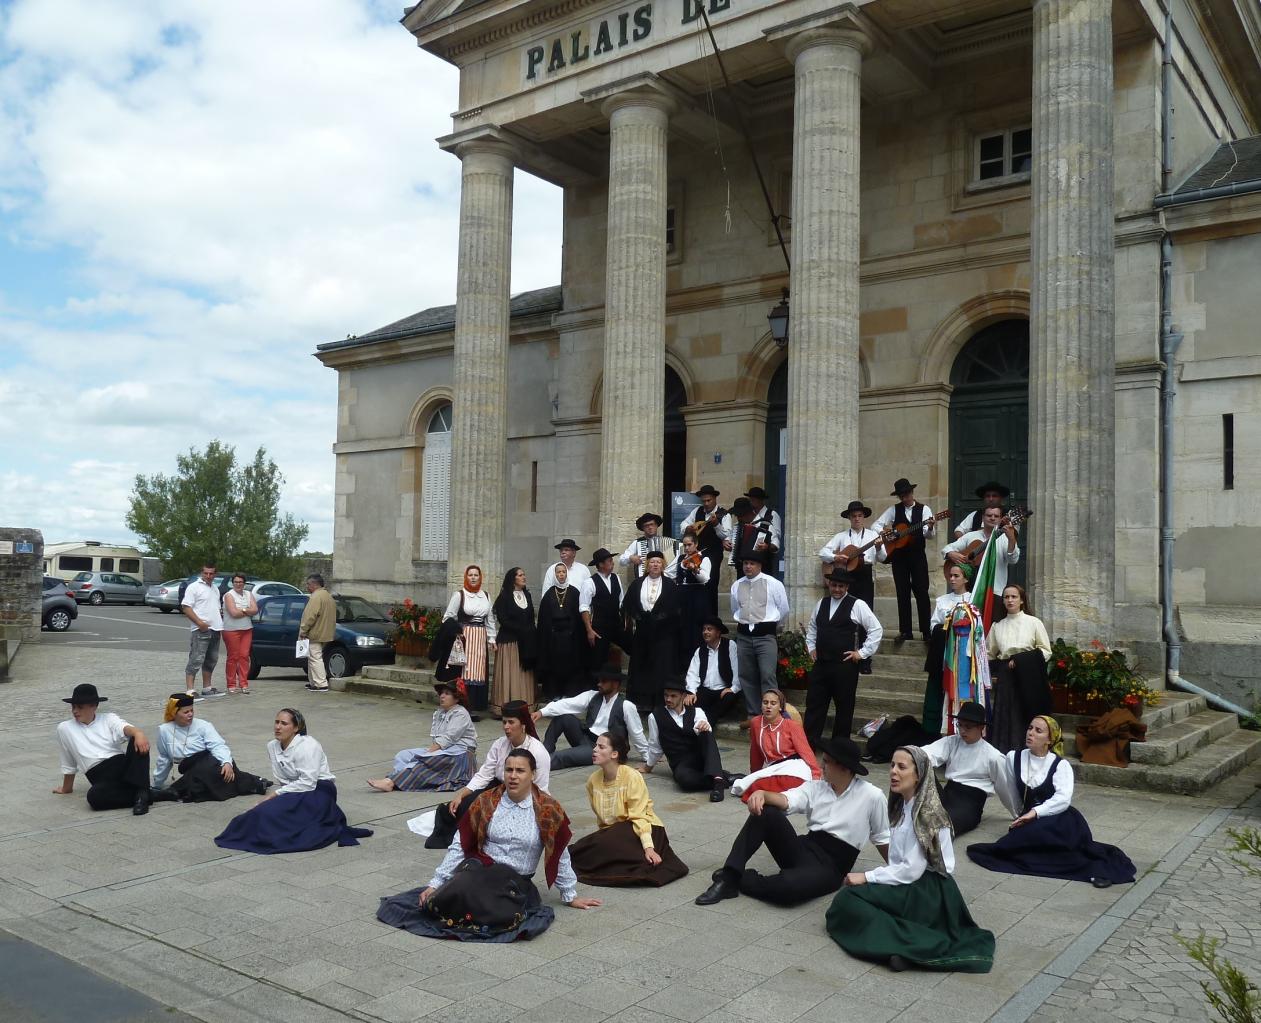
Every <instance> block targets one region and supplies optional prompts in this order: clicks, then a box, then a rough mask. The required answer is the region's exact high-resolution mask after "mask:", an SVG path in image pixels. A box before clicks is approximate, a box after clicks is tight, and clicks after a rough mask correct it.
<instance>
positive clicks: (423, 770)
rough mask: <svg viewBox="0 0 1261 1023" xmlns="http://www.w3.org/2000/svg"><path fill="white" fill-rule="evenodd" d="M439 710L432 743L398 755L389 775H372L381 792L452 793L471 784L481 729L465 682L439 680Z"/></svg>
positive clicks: (377, 788) (431, 732) (430, 738)
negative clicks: (472, 714)
mask: <svg viewBox="0 0 1261 1023" xmlns="http://www.w3.org/2000/svg"><path fill="white" fill-rule="evenodd" d="M434 689H436V690H437V691H438V709H437V710H435V711H434V712H433V722H432V724H431V725H430V727H429V745H428V746H421V747H418V748H416V749H405V750H402V751H401V752H400V753H397V754H395V757H394V768H393V770H392V771H391V772H390V774H389V776H388V777H386V778H369V779H368V784H369V785H371V786H372V787H373V788H374V789H376V790H377V791H378V792H396V791H397V792H418V791H421V790H425V789H428V790H437V791H439V792H451V791H453V790H455V789H459V788H462V787H463V786H465V785H467V784H468V782H469V779H470V778H472V777H473V772H474V771H476V770H477V729H476V728H474V727H473V719H472V718H471V717H470V716H469V712H468V710H466V709H465V704H466V703H468V690H467V689H466V688H465V685H464V682H463V681H462V680H460V679H456V680H455V681H454V682H437V683H435V684H434Z"/></svg>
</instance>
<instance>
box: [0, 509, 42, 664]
mask: <svg viewBox="0 0 1261 1023" xmlns="http://www.w3.org/2000/svg"><path fill="white" fill-rule="evenodd" d="M28 548H29V549H28ZM43 578H44V535H43V534H42V533H41V532H40V531H39V530H38V529H22V528H15V527H11V526H0V682H6V681H8V677H9V664H10V662H11V660H12V658H13V656H14V654H15V653H16V652H17V649H18V647H19V646H20V645H21V644H22V643H26V642H31V641H37V640H38V639H39V635H40V622H41V619H42V617H43V588H42V582H43Z"/></svg>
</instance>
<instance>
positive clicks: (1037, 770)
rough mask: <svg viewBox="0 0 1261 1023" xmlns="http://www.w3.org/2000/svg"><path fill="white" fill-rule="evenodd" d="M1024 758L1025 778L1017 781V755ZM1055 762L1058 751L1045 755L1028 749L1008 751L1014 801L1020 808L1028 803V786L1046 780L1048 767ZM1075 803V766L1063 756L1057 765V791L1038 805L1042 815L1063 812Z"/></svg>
mask: <svg viewBox="0 0 1261 1023" xmlns="http://www.w3.org/2000/svg"><path fill="white" fill-rule="evenodd" d="M1017 757H1021V758H1023V759H1022V760H1021V762H1020V770H1021V776H1022V779H1023V780H1022V781H1021V782H1017V781H1016V758H1017ZM1053 763H1055V754H1054V753H1047V755H1046V756H1044V757H1035V756H1034V755H1033V753H1032V752H1031V751H1030V750H1028V749H1021V750H1012V751H1011V752H1010V753H1008V754H1007V772H1008V774H1007V782H1008V784H1009V785H1010V786H1011V796H1012V799H1011V805H1012V806H1014V807H1016V808H1017V809H1019V808H1020V807H1022V806H1024V803H1025V800H1024V795H1025V788H1026V787H1028V788H1031V789H1036V788H1037V787H1038V786H1039V785H1041V784H1042V783H1043V781H1045V780H1046V774H1047V771H1049V770H1050V769H1051V765H1052V764H1053ZM1072 805H1073V769H1072V767H1071V766H1069V763H1068V761H1067V760H1064V759H1063V758H1061V759H1060V765H1059V767H1057V768H1056V769H1055V792H1054V793H1052V795H1051V798H1050V799H1048V800H1047V801H1046V802H1045V803H1043V804H1042V805H1040V806H1039V807H1037V814H1038V816H1039V817H1054V816H1055V815H1056V814H1057V813H1063V812H1064V811H1065V810H1067V809H1068V808H1069V807H1070V806H1072Z"/></svg>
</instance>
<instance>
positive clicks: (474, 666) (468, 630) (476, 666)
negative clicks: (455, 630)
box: [460, 625, 489, 685]
mask: <svg viewBox="0 0 1261 1023" xmlns="http://www.w3.org/2000/svg"><path fill="white" fill-rule="evenodd" d="M463 637H464V656H465V657H466V658H467V661H466V662H465V664H464V670H463V671H461V672H460V674H461V676H463V678H464V681H465V682H467V683H469V684H472V685H485V684H486V683H487V682H488V681H489V678H488V676H489V672H488V671H487V670H486V668H487V665H486V626H484V625H466V626H464V632H463Z"/></svg>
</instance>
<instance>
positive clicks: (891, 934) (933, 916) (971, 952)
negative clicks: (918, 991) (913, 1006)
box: [827, 870, 994, 973]
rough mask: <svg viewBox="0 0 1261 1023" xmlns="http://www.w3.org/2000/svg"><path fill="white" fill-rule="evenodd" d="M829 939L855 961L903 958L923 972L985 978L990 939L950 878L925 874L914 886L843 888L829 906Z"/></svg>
mask: <svg viewBox="0 0 1261 1023" xmlns="http://www.w3.org/2000/svg"><path fill="white" fill-rule="evenodd" d="M827 931H828V934H830V935H831V936H832V940H833V941H835V942H836V943H837V944H838V945H840V946H841V948H843V949H844V950H845V951H846V952H848V953H849V954H850V955H852V956H854V957H855V958H857V959H869V960H873V961H875V962H880V963H884V962H888V961H889V957H890V956H895V955H898V956H901V957H902V958H903V959H905V960H906V961H907V962H908V963H911V964H913V965H915V966H918V967H920V968H922V969H925V970H955V971H957V972H959V973H989V972H990V968H991V967H992V966H993V965H994V935H993V934H992V933H991V932H990V931H986V930H983V929H981V928H980V927H978V926H977V925H976V923H975V922H974V921H973V919H972V914H971V913H969V912H968V907H967V904H966V903H965V902H964V901H963V896H962V895H960V894H959V886H958V885H956V884H955V882H954V878H952V877H945V876H943V875H941V874H937V873H934V872H933V871H931V870H926V871H924V874H923V876H922V877H920V879H919V880H918V881H915V882H913V883H912V884H864V885H856V886H855V887H853V888H842V889H841V890H840V891H839V892H837V893H836V898H834V899H833V900H832V905H831V906H829V907H828V914H827Z"/></svg>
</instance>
